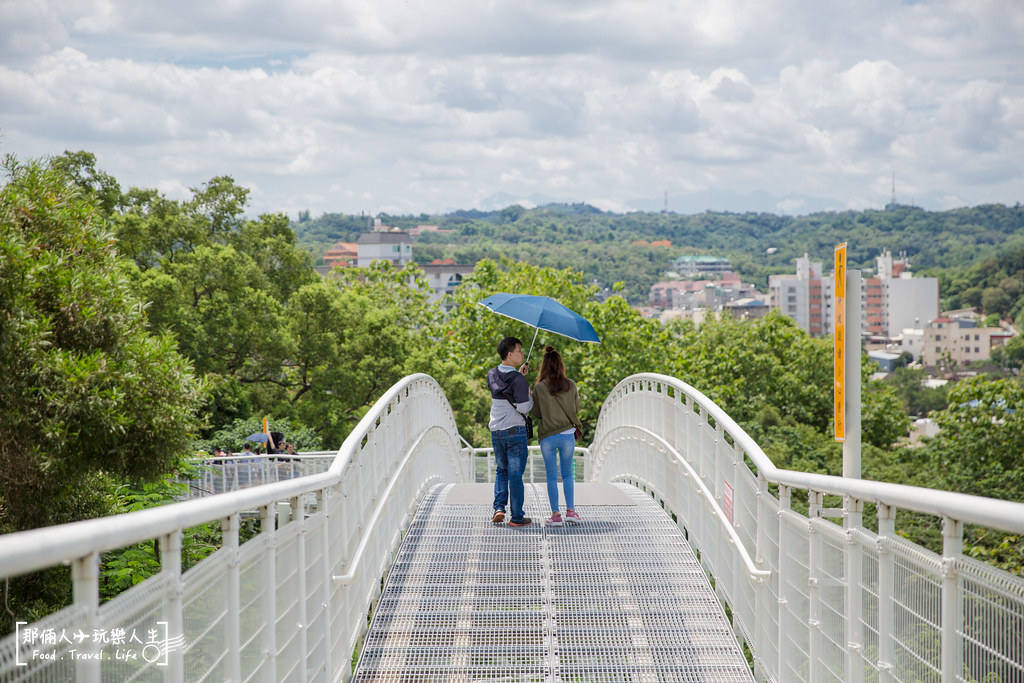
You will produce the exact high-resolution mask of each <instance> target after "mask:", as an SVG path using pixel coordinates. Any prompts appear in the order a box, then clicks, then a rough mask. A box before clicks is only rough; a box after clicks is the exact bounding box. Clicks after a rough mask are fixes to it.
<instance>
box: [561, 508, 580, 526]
mask: <svg viewBox="0 0 1024 683" xmlns="http://www.w3.org/2000/svg"><path fill="white" fill-rule="evenodd" d="M565 521H566V522H568V523H569V524H583V520H582V519H580V516H579V515H577V514H576V511H575V510H566V511H565Z"/></svg>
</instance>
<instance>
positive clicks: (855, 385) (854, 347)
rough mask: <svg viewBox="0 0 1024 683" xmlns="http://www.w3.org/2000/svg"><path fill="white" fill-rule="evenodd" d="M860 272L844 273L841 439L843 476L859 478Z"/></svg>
mask: <svg viewBox="0 0 1024 683" xmlns="http://www.w3.org/2000/svg"><path fill="white" fill-rule="evenodd" d="M860 282H861V278H860V271H859V270H850V271H847V273H846V346H845V347H844V350H845V354H844V359H845V367H846V373H845V374H846V441H844V442H843V476H844V477H850V478H852V479H860V400H861V395H860V361H861V359H860V354H861V334H860V333H861V315H860Z"/></svg>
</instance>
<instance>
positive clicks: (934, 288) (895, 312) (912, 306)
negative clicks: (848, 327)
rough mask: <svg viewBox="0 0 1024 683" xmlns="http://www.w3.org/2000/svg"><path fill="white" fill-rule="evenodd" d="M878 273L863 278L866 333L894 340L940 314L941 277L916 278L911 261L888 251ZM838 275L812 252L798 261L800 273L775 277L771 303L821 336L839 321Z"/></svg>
mask: <svg viewBox="0 0 1024 683" xmlns="http://www.w3.org/2000/svg"><path fill="white" fill-rule="evenodd" d="M876 265H877V271H876V276H875V277H864V278H862V279H861V296H860V302H859V304H860V307H861V331H862V333H863V334H865V335H874V336H880V337H887V338H890V339H891V338H894V337H897V336H899V334H900V333H901V332H902V331H903V330H904V329H905V328H920V327H922V326H923V325H925V324H927V323H928V322H929V321H931V320H933V319H935V318H936V317H938V315H939V281H938V279H936V278H912V277H911V276H910V272H909V270H908V269H907V263H906V262H905V261H902V260H897V261H893V258H892V254H890V253H889V252H884V253H883V254H881V255H880V256H879V257H878V258H877V259H876ZM834 284H835V280H834V276H833V274H829V275H828V276H825V275H824V274H823V269H822V262H821V261H811V260H810V258H809V257H808V255H807V254H804V255H803V256H802V257H801V258H798V259H796V274H795V275H788V274H787V275H771V276H769V277H768V288H769V290H770V292H771V307H772V308H773V309H777V310H779V311H781V312H782V313H784V314H785V315H787V316H788V317H790V318H792V319H793V320H795V321H796V323H797V325H799V326H800V327H801V328H802V329H804V330H806V331H807V333H808V334H810V335H812V336H815V337H821V336H825V335H828V334H831V333H832V328H833V325H834V320H833V316H834V313H833V306H834V304H835V296H834V292H833V288H834ZM850 303H852V302H848V305H849V304H850Z"/></svg>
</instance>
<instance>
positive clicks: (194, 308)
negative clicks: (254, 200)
mask: <svg viewBox="0 0 1024 683" xmlns="http://www.w3.org/2000/svg"><path fill="white" fill-rule="evenodd" d="M247 195H248V191H247V190H245V189H244V188H241V187H239V186H237V185H236V184H235V183H234V181H233V180H232V179H231V178H229V177H219V178H214V179H213V180H211V181H210V182H209V183H207V184H205V185H203V186H202V187H199V188H194V189H193V197H192V199H190V200H188V201H186V202H181V203H179V202H173V201H169V200H167V199H165V198H163V197H162V196H160V195H159V194H157V193H154V192H152V191H142V190H132V191H130V192H129V193H128V200H127V201H126V206H127V209H126V210H125V211H124V212H123V213H122V214H120V215H119V216H117V217H116V220H115V225H116V227H117V235H118V247H119V248H120V250H121V252H122V254H124V255H125V256H126V257H129V258H131V259H132V260H133V261H134V263H135V265H136V268H135V269H134V271H133V275H132V280H133V283H134V287H135V289H136V291H137V292H138V294H139V296H140V297H141V298H143V299H144V300H146V301H148V302H150V304H149V323H150V326H151V327H152V329H154V330H167V331H170V332H173V334H174V335H175V337H176V338H177V340H178V348H179V350H180V352H181V353H182V354H183V355H185V356H187V357H188V358H191V359H193V360H194V362H195V365H196V370H197V371H198V372H200V373H202V375H203V376H204V377H206V378H207V379H208V380H209V382H210V385H211V388H212V402H211V403H210V405H209V407H208V412H207V418H208V420H209V422H210V423H211V424H210V426H211V427H216V426H217V425H219V424H222V423H224V422H229V421H231V420H233V419H235V418H238V417H248V416H250V415H253V414H256V415H259V414H271V413H274V412H276V411H278V410H279V406H280V405H281V404H282V402H286V401H287V400H288V398H289V395H290V394H291V393H292V392H293V391H295V390H296V388H295V386H294V385H293V383H292V380H291V378H290V377H289V375H288V373H287V372H285V371H284V370H283V368H284V367H285V366H286V365H287V364H288V363H289V362H290V361H289V359H291V358H293V357H294V355H295V339H294V337H293V336H292V335H291V334H290V332H289V329H290V325H289V320H288V317H287V315H288V305H289V303H288V302H289V299H290V298H291V297H292V296H293V295H294V294H295V293H296V292H297V291H299V290H300V289H301V288H302V287H303V286H305V285H307V284H309V283H312V282H316V281H318V280H319V278H318V276H317V275H316V272H315V271H314V270H313V269H312V267H311V259H310V257H309V255H308V254H306V253H305V252H303V251H302V250H300V249H299V248H298V247H297V246H296V244H295V234H294V232H293V231H292V230H291V227H290V225H289V223H288V220H287V218H285V217H284V216H279V215H265V216H260V217H259V218H258V219H256V220H251V219H246V218H245V217H244V216H243V213H242V212H243V210H244V207H245V203H246V201H247Z"/></svg>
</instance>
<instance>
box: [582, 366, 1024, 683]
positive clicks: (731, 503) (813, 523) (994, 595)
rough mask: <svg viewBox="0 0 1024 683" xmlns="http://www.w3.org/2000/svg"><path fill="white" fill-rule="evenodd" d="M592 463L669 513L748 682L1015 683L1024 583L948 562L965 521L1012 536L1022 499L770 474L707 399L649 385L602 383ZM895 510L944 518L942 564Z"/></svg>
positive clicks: (954, 558)
mask: <svg viewBox="0 0 1024 683" xmlns="http://www.w3.org/2000/svg"><path fill="white" fill-rule="evenodd" d="M589 460H590V462H589V463H588V465H587V477H586V478H587V481H605V482H607V481H628V482H631V483H633V484H635V485H639V486H641V487H642V488H644V489H646V490H647V491H649V492H650V493H651V495H652V496H655V497H656V498H658V499H660V500H661V501H662V504H663V505H664V507H665V508H666V509H667V510H669V511H670V512H671V513H672V514H674V515H675V516H676V519H677V522H678V524H679V525H680V526H681V527H682V528H683V529H684V530H685V532H686V534H687V537H688V538H689V541H690V543H691V544H692V545H693V546H694V547H695V548H696V549H697V550H698V552H699V553H700V557H701V562H702V564H703V565H704V567H705V569H706V570H707V571H708V572H709V573H711V574H712V575H713V576H714V578H715V589H716V591H717V592H718V593H719V595H720V597H721V598H722V599H723V600H724V601H725V602H726V603H727V604H728V605H729V607H730V609H731V613H732V618H733V624H734V627H735V630H736V632H737V634H738V636H739V637H740V638H741V639H742V640H744V641H745V642H746V643H747V645H748V647H749V648H750V651H751V653H752V654H753V659H754V669H755V675H756V676H757V677H758V678H759V679H761V680H767V681H774V682H776V683H789V682H790V681H811V682H813V683H818V682H819V681H850V682H852V683H860V682H861V681H901V682H905V683H910V682H911V681H941V682H943V683H946V682H953V681H964V682H965V683H966V682H968V681H971V682H973V681H979V682H982V681H983V682H985V683H990V682H992V683H994V682H995V681H1000V682H1004V683H1005V682H1009V681H1024V637H1022V636H1021V634H1024V580H1022V579H1021V578H1020V577H1018V576H1014V575H1011V574H1009V573H1007V572H1004V571H1000V570H998V569H994V568H992V567H991V566H989V565H986V564H983V563H980V562H977V561H975V560H973V559H971V558H969V557H965V556H964V555H963V554H962V552H961V550H962V535H963V525H964V524H975V525H982V526H985V527H990V528H993V529H999V530H1004V531H1009V532H1012V533H1024V504H1020V503H1012V502H1007V501H999V500H992V499H987V498H979V497H975V496H966V495H962V494H957V493H950V492H945V491H936V490H931V489H922V488H916V487H909V486H901V485H898V484H890V483H882V482H873V481H867V480H860V479H845V478H842V477H831V476H825V475H818V474H808V473H802V472H793V471H788V470H780V469H778V468H776V467H775V466H774V465H772V463H771V461H769V460H768V458H767V456H765V454H764V452H763V451H762V450H761V448H760V447H759V446H758V445H757V444H756V443H754V441H753V440H752V439H751V438H750V437H749V436H748V435H747V434H746V433H745V432H744V431H743V430H742V429H741V428H740V427H739V426H738V425H737V424H736V423H735V422H734V421H733V420H732V419H731V418H729V416H728V415H726V414H725V413H724V412H723V411H722V410H721V409H720V408H719V407H718V406H717V405H715V404H714V403H713V402H712V401H711V400H710V399H708V398H707V397H706V396H704V395H703V394H702V393H701V392H699V391H697V390H696V389H694V388H693V387H691V386H689V385H687V384H685V383H684V382H681V381H679V380H677V379H674V378H672V377H667V376H665V375H657V374H643V375H635V376H633V377H629V378H627V379H625V380H623V381H622V382H620V383H619V384H618V385H617V386H616V387H615V389H614V390H613V391H612V393H611V394H610V395H609V396H608V398H607V400H606V401H605V403H604V406H603V407H602V409H601V414H600V417H599V419H598V423H597V427H596V432H595V436H594V442H593V443H592V444H591V445H590V448H589ZM773 487H777V494H776V493H773V492H772V490H773ZM794 489H796V490H806V491H807V492H808V503H809V506H808V513H807V516H804V515H802V514H798V513H797V512H796V511H794V510H793V509H792V508H791V506H790V501H791V493H792V491H793V490H794ZM825 495H834V496H841V497H842V498H843V500H844V504H843V508H842V509H826V508H825V507H824V499H823V497H824V496H825ZM865 503H873V504H875V505H876V507H877V517H878V530H877V532H874V531H871V530H869V529H866V528H864V526H863V523H862V518H863V509H864V504H865ZM899 510H905V511H914V512H920V513H926V514H929V515H934V516H936V517H938V518H940V519H941V520H942V522H943V541H944V543H943V550H942V553H941V554H935V553H933V552H930V551H928V550H926V549H924V548H922V547H919V546H916V545H913V544H911V543H909V542H907V541H906V540H904V539H902V538H900V537H899V536H897V534H896V532H895V516H896V514H897V511H899ZM829 517H842V520H843V523H842V525H841V526H840V525H839V524H836V523H834V522H832V521H829V519H828V518H829Z"/></svg>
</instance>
